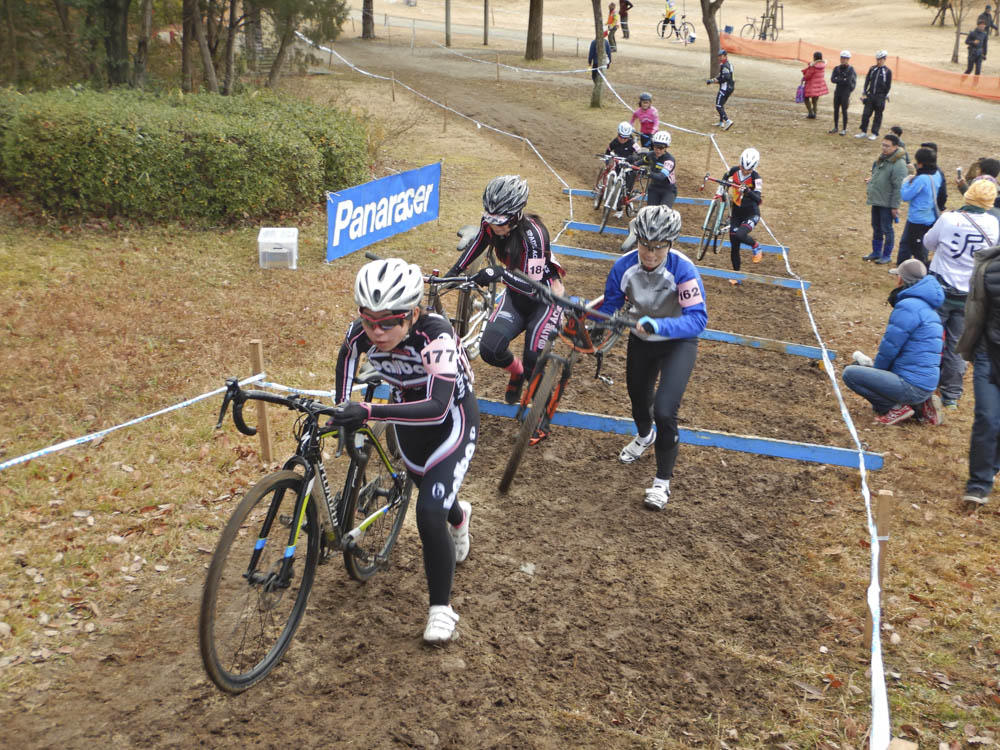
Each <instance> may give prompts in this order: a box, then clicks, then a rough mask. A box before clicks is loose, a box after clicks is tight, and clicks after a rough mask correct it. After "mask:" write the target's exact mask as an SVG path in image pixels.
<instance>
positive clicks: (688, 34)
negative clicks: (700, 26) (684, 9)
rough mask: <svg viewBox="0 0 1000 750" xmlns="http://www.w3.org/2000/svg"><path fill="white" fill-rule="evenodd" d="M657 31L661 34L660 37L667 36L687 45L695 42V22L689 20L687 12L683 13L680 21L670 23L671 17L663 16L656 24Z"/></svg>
mask: <svg viewBox="0 0 1000 750" xmlns="http://www.w3.org/2000/svg"><path fill="white" fill-rule="evenodd" d="M656 33H657V34H659V35H660V39H663V38H664V37H666V38H667V39H670V37H673V39H672V40H671V41H674V42H684V44H685V45H688V44H693V43H694V38H695V33H694V24H693V23H691V22H690V21H688V20H687V14H686V13H683V14H681V22H680V23H670V19H669V18H662V19H660V22H659V23H658V24H656Z"/></svg>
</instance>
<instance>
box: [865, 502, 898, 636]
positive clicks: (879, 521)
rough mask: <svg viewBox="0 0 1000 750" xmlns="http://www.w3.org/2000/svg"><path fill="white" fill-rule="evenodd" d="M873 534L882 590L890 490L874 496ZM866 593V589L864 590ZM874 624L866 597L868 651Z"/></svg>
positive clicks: (890, 517)
mask: <svg viewBox="0 0 1000 750" xmlns="http://www.w3.org/2000/svg"><path fill="white" fill-rule="evenodd" d="M874 499H875V533H876V534H877V535H878V587H879V591H881V590H882V588H883V581H884V580H885V565H886V563H885V558H886V551H887V548H888V546H889V522H890V520H891V519H892V508H893V505H894V504H895V500H894V498H893V495H892V490H879V491H878V494H877V495H876V496H875V498H874ZM866 591H867V589H866ZM873 629H874V624H873V622H872V612H871V609H869V607H868V597H867V596H866V597H865V644H866V646H867V647H868V649H869V650H871V647H872V636H873Z"/></svg>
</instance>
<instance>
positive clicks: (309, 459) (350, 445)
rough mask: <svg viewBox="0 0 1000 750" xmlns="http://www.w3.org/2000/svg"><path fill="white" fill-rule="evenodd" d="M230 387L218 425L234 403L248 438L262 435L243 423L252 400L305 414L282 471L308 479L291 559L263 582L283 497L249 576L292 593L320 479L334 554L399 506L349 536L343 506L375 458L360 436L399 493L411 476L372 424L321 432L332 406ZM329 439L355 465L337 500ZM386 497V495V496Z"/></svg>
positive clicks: (267, 521) (231, 383) (292, 532)
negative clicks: (367, 448)
mask: <svg viewBox="0 0 1000 750" xmlns="http://www.w3.org/2000/svg"><path fill="white" fill-rule="evenodd" d="M379 382H380V381H379V380H377V379H369V380H368V381H367V382H366V386H367V387H366V388H365V395H364V400H365V401H371V400H372V398H373V397H374V395H375V388H376V387H377V386H378V384H379ZM227 386H228V388H229V390H228V391H227V393H226V397H225V399H224V400H223V404H222V411H221V412H220V414H219V425H218V426H221V424H222V419H223V418H224V416H225V410H226V407H227V406H228V403H229V401H230V400H232V401H233V421H234V422H235V423H236V427H237V429H238V430H239V431H240V432H242V433H244V434H248V435H253V434H256V432H257V431H256V429H255V428H252V427H249V426H247V424H246V422H244V421H243V416H242V406H243V403H245V402H246V401H248V400H261V401H269V402H271V403H276V404H280V405H283V406H287V407H288V408H290V409H295V410H298V411H301V412H302V413H303V414H304V415H305V418H304V421H303V422H302V425H301V428H300V429H299V434H298V435H297V438H298V442H297V446H296V450H295V453H294V455H292V456H291V457H290V458H289V459H288V460H287V461H286V462H285V464H284V465H283V467H282V468H283V469H285V470H290V471H291V470H295V468H296V467H301V469H302V472H303V476H302V483H301V485H300V486H301V488H302V489H301V491H300V492H299V494H298V496H297V497H296V499H295V506H294V511H293V513H292V523H291V524H290V529H289V536H288V544H287V546H286V547H285V554H284V558H283V559H282V563H281V568H280V570H279V571H278V572H277V574H275V573H270V574H267V576H266V577H264V578H262V576H261V574H260V573H257V572H255V570H256V567H257V564H258V563H259V562H260V557H261V554H262V550H263V548H264V546H265V544H266V541H267V538H268V535H269V534H270V531H271V526H272V525H273V523H274V521H275V516H276V514H277V511H278V508H280V506H281V500H282V499H283V496H280V495H279V496H277V497H275V499H274V500H272V502H271V506H270V508H269V509H268V512H267V515H266V516H265V518H264V522H263V524H262V525H261V529H260V531H259V533H258V535H257V543H256V544H255V545H254V551H253V553H252V554H251V556H250V561H249V564H248V566H247V572H246V573H245V574H244V577H245V578H246V579H247V581H248V582H249V583H255V584H264V586H265V588H266V589H267V590H273V589H275V588H287V587H288V585H289V582H290V580H291V576H292V564H293V562H294V559H295V550H296V547H297V545H298V541H299V535H300V534H301V532H302V525H303V523H304V522H305V516H306V506H307V505H308V502H309V499H310V498H311V497H312V495H313V490H314V488H315V485H316V479H317V478H319V480H320V482H319V485H320V491H321V492H322V494H323V503H322V506H321V507H322V508H325V510H326V523H327V524H328V526H327V528H326V530H325V532H324V533H323V535H322V537H321V538H322V540H323V544H324V545H326V547H327V548H328V549H335V550H351V549H352V548H353V547H354V545H355V544H356V543H357V541H358V539H360V538H361V536H362V534H363V533H364V532H365V530H367V529H368V528H369V527H370V526H371V525H372V523H374V522H375V521H376V520H377V519H378V517H379V516H381V515H383V514H385V513H387V512H388V511H389V510H391V509H392V507H393V505H392V503H388V504H386V505H384V506H382V507H380V508H379V509H378V510H376V511H375V512H374V513H371V514H369V515H368V516H367V517H366V518H365V519H363V520H362V521H361V523H359V524H358V525H357V526H355V527H354V528H352V529H350V530H348V531H344V530H343V522H344V518H343V507H344V503H345V500H346V498H347V496H348V493H349V492H352V491H355V489H356V488H355V484H356V479H357V472H358V471H359V470H362V469H363V468H364V467H365V466H367V464H368V462H369V460H370V459H371V456H369V455H368V454H367V453H366V452H364V451H362V450H361V446H360V445H358V441H357V436H358V435H359V434H360V435H362V436H363V437H366V438H368V440H369V441H370V443H371V445H372V446H374V447H375V450H376V453H377V454H378V460H379V461H381V462H382V463H383V465H384V466H385V468H386V470H387V471H388V472H389V475H390V476H391V477H392V480H393V484H394V486H395V489H397V490H399V491H402V490H403V486H404V483H405V481H406V472H405V471H403V472H397V471H396V470H395V468H394V467H393V466H392V460H391V458H390V457H389V454H388V452H387V451H386V450H385V448H384V447H383V445H382V442H381V440H379V438H378V436H377V435H375V433H374V432H373V431H372V428H371V427H370V426H369V425H368V424H367V423H366V424H363V425H362V426H361V427H359V428H358V429H356V430H351V431H349V430H347V429H346V428H344V427H330V428H325V427H320V426H319V416H320V415H322V414H330V413H331V412H332V409H331V408H330V407H320V406H318V405H316V403H315V402H313V401H311V400H309V399H305V398H302V397H299V396H290V397H284V396H278V395H276V394H273V393H268V392H266V391H244V390H242V389H241V388H240V387H239V384H238V383H237V382H236V381H235V380H234V379H230V380H228V381H227ZM328 435H336V436H337V439H338V441H339V445H338V448H337V452H336V456H338V457H339V456H340V455H342V454H343V450H344V448H345V447H346V449H347V452H348V453H349V454H350V456H351V464H350V467H349V468H348V471H347V474H346V476H345V478H344V487H343V489H342V490H341V492H340V493H338V494H337V495H334V494H333V493H332V492H331V490H330V482H329V479H328V477H327V473H326V468H325V466H324V465H323V451H322V439H323V438H324V437H326V436H328ZM356 491H358V492H361V491H363V490H362V489H361V488H357V489H356ZM382 494H386V493H385V492H384V491H382ZM384 562H385V561H384V560H378V559H376V563H377V564H379V563H384Z"/></svg>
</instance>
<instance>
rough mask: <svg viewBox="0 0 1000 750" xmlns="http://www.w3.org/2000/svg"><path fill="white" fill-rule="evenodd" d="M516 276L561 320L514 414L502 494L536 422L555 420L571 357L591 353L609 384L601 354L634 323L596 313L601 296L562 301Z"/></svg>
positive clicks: (571, 371)
mask: <svg viewBox="0 0 1000 750" xmlns="http://www.w3.org/2000/svg"><path fill="white" fill-rule="evenodd" d="M517 275H518V277H519V278H521V279H522V280H523V281H525V282H527V283H529V284H531V286H532V287H534V289H535V291H536V292H537V293H538V294H539V296H541V297H542V298H544V299H545V300H546V301H547V302H548V303H549V304H554V305H558V306H559V307H561V308H562V309H563V316H564V317H563V324H562V328H561V329H560V330H559V335H558V336H550V337H549V340H548V343H546V345H545V348H544V349H542V353H541V354H540V355H539V356H538V361H537V362H536V363H535V369H534V370H533V371H532V373H531V378H530V379H529V380H528V382H527V383H526V384H525V388H524V392H523V394H522V395H521V401H520V403H519V404H518V407H517V414H516V418H517V419H519V420H522V421H521V428H520V430H519V432H518V434H517V439H516V440H515V441H514V449H513V450H512V451H511V454H510V458H509V459H507V466H506V468H505V469H504V472H503V476H502V477H501V478H500V492H507V490H509V489H510V485H511V483H512V482H513V481H514V475H515V474H517V467H518V466H520V464H521V459H522V458H523V457H524V452H525V450H526V449H527V447H528V445H529V444H530V443H531V437H532V435H534V434H535V430H536V429H538V426H539V425H540V424H541V423H542V419H543V418H545V419H548V420H551V419H552V417H553V416H554V415H555V413H556V409H557V408H558V407H559V399H560V398H561V397H562V394H563V393H564V392H565V390H566V384H567V383H568V382H569V378H570V375H572V373H573V363H574V362H575V361H576V359H577V357H578V356H579V355H580V354H593V355H594V356H595V358H596V359H597V370H596V372H595V373H594V378H595V379H600V380H603V381H604V382H606V383H608V384H609V385H611V383H612V381H611V379H610V378H608V377H605V376H603V375H601V366H602V364H603V359H604V354H605V352H607V351H608V350H609V349H611V347H613V346H614V345H615V344H616V343H617V342H618V339H619V338H620V337H621V335H622V333H624V332H625V331H627V330H628V329H630V328H633V327H635V325H636V321H635V320H633V319H632V318H629V317H626V316H624V315H620V314H616V315H606V314H604V313H601V312H597V310H596V308H597V307H599V306H600V304H601V302H602V301H603V299H604V297H603V296H601V297H598V298H597V299H594V300H591V301H590V302H586V301H584V300H579V299H577V298H575V297H563V296H560V295H558V294H556V293H555V292H553V291H552V290H551V289H549V287H547V286H545V285H543V284H539V283H538V282H536V281H534V280H532V279H529V278H528V277H527V276H524V275H523V274H521V273H518V274H517ZM588 326H589V328H588ZM594 331H601V332H602V334H604V335H603V340H601V341H600V343H595V342H594V339H593V336H592V332H594ZM650 333H652V331H650ZM557 340H561V341H563V342H565V344H566V345H567V346H568V347H569V352H568V353H566V354H559V353H557V352H556V351H555V344H556V341H557Z"/></svg>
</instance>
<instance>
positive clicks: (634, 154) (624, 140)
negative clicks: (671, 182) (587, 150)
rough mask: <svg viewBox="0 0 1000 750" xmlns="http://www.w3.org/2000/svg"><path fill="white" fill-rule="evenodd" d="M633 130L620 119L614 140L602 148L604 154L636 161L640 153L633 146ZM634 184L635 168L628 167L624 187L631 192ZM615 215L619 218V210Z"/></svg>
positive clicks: (631, 161)
mask: <svg viewBox="0 0 1000 750" xmlns="http://www.w3.org/2000/svg"><path fill="white" fill-rule="evenodd" d="M634 132H635V130H634V129H633V128H632V125H631V124H630V123H627V122H625V121H624V120H622V121H621V122H620V123H618V134H617V135H616V136H615V137H614V140H612V141H611V143H609V144H608V147H607V148H606V149H605V150H604V154H605V155H606V156H610V155H612V154H614V155H615V156H620V157H621V158H623V159H627V160H628V163H629V164H635V163H638V162H639V160H640V158H641V155H640V153H639V152H638V151H637V150H636V148H635V141H634V140H633V139H632V135H633V133H634ZM634 186H635V170H634V169H629V170H627V171H626V172H625V189H626V190H627V191H628V192H629V193H631V192H632V188H633V187H634ZM616 216H618V218H621V211H619V212H618V213H617V214H616Z"/></svg>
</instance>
